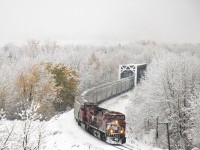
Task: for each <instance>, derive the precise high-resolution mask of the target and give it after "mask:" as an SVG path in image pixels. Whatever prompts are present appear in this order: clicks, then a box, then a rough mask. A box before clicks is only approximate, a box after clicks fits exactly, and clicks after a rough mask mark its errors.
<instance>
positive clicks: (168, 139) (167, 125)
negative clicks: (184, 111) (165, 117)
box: [156, 120, 171, 150]
mask: <svg viewBox="0 0 200 150" xmlns="http://www.w3.org/2000/svg"><path fill="white" fill-rule="evenodd" d="M157 123H158V120H157ZM158 124H165V125H166V128H167V144H168V149H169V150H171V148H170V137H169V123H168V122H160V123H158ZM157 126H158V125H157ZM156 137H158V132H156Z"/></svg>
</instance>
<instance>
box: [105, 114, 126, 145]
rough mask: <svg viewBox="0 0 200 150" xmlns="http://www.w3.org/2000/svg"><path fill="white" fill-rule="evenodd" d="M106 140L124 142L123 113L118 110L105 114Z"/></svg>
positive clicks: (124, 124) (124, 123) (113, 142)
mask: <svg viewBox="0 0 200 150" xmlns="http://www.w3.org/2000/svg"><path fill="white" fill-rule="evenodd" d="M105 120H106V134H107V140H106V141H107V142H108V143H111V144H123V143H126V137H125V129H126V122H125V115H124V114H122V113H119V112H108V113H107V114H106V115H105Z"/></svg>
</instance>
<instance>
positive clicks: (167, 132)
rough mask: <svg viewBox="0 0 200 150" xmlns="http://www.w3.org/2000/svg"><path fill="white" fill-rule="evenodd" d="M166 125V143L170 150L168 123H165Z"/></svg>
mask: <svg viewBox="0 0 200 150" xmlns="http://www.w3.org/2000/svg"><path fill="white" fill-rule="evenodd" d="M166 125H167V141H168V148H169V150H170V139H169V123H166Z"/></svg>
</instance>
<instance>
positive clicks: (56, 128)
mask: <svg viewBox="0 0 200 150" xmlns="http://www.w3.org/2000/svg"><path fill="white" fill-rule="evenodd" d="M128 98H129V93H125V94H123V95H121V96H118V97H116V98H113V99H111V100H109V101H106V102H104V103H103V104H101V107H104V108H107V109H110V110H114V111H120V112H122V113H125V109H126V106H127V103H128ZM47 129H48V130H49V131H50V132H49V133H50V134H49V135H48V137H47V138H46V143H45V147H44V149H47V150H116V149H117V148H115V147H113V146H112V145H109V144H107V143H105V142H103V141H101V140H99V139H97V138H95V137H94V136H92V135H90V134H88V133H87V132H86V131H84V130H83V129H82V128H81V127H80V126H78V125H77V122H76V121H75V119H74V115H73V110H71V111H69V112H67V113H64V114H62V115H60V116H59V117H58V118H57V119H52V120H50V121H49V123H48V126H47ZM129 141H130V139H127V143H126V144H125V145H128V146H129V147H132V148H133V150H158V148H152V147H151V146H148V145H146V144H143V143H140V142H137V141H134V143H130V142H129Z"/></svg>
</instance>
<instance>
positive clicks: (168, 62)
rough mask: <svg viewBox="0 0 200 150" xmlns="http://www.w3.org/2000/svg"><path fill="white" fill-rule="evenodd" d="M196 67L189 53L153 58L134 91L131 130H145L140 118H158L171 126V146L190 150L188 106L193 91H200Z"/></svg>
mask: <svg viewBox="0 0 200 150" xmlns="http://www.w3.org/2000/svg"><path fill="white" fill-rule="evenodd" d="M199 64H200V60H199V59H198V58H197V57H196V56H193V55H191V54H190V53H183V54H180V55H178V54H174V53H162V54H160V55H157V56H155V57H154V59H153V61H152V63H151V65H150V66H149V67H148V71H147V75H146V77H145V80H144V81H142V83H141V84H140V85H139V86H138V87H137V88H136V89H135V90H134V94H133V98H132V100H131V104H130V106H129V109H128V113H129V121H130V122H131V126H130V127H131V129H135V130H139V129H141V128H142V129H144V125H143V123H144V121H139V119H141V120H144V119H148V118H151V117H154V118H155V119H156V117H157V116H159V119H160V121H162V122H166V121H168V122H169V123H170V134H171V141H172V143H173V146H174V147H178V146H183V147H184V148H185V149H191V147H192V145H193V143H192V140H193V139H196V137H191V130H192V129H193V123H192V122H193V121H192V120H193V118H192V117H191V115H192V114H193V112H194V111H195V109H192V107H191V104H190V103H191V102H193V97H194V96H195V93H194V91H195V90H200V89H199V87H200V86H199V85H200V76H199V74H200V66H199ZM138 116H139V117H138ZM136 122H137V125H136Z"/></svg>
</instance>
